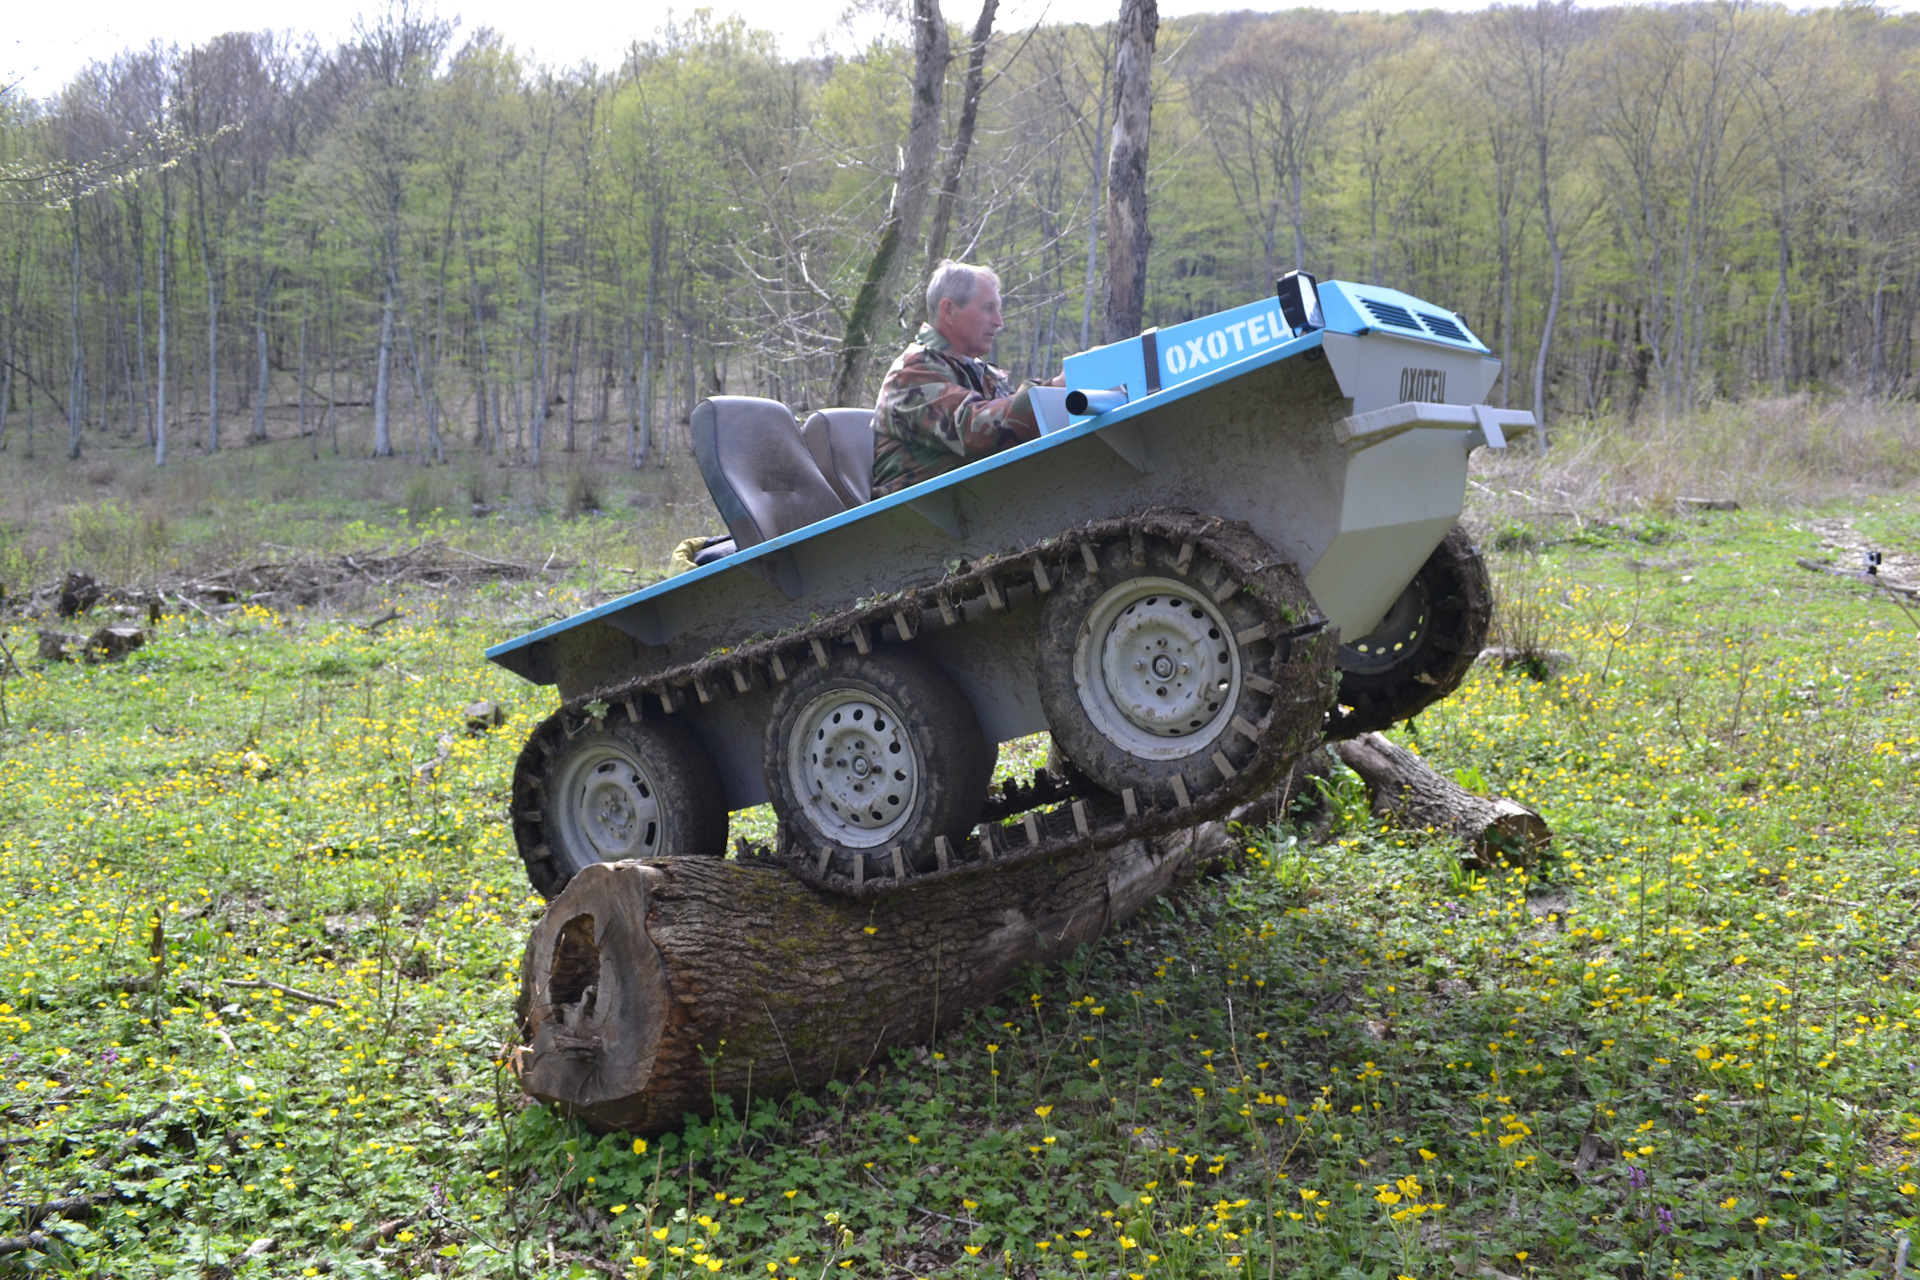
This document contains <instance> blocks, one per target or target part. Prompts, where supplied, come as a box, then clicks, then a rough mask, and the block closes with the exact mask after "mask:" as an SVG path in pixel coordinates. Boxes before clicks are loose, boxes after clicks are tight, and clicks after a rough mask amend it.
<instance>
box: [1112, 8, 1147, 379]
mask: <svg viewBox="0 0 1920 1280" xmlns="http://www.w3.org/2000/svg"><path fill="white" fill-rule="evenodd" d="M1159 32H1160V6H1159V5H1158V3H1156V0H1121V5H1120V26H1119V33H1118V41H1117V46H1118V47H1117V48H1116V49H1115V51H1114V64H1113V82H1114V83H1113V149H1112V150H1111V151H1110V152H1109V153H1108V155H1107V313H1106V341H1108V342H1118V341H1120V340H1121V339H1123V338H1130V337H1132V336H1133V335H1134V334H1136V333H1138V332H1140V317H1141V313H1142V312H1143V311H1145V309H1146V303H1147V250H1148V249H1149V247H1150V246H1151V245H1152V243H1153V236H1152V234H1151V233H1150V232H1149V231H1148V230H1147V140H1148V126H1149V124H1150V121H1151V117H1152V114H1153V42H1154V39H1155V38H1156V37H1157V36H1158V35H1159Z"/></svg>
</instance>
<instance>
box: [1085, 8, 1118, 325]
mask: <svg viewBox="0 0 1920 1280" xmlns="http://www.w3.org/2000/svg"><path fill="white" fill-rule="evenodd" d="M1109 48H1111V44H1109ZM1112 76H1113V59H1112V58H1111V57H1109V58H1107V59H1105V60H1104V61H1103V62H1102V63H1101V64H1100V103H1099V105H1098V106H1097V107H1095V108H1094V115H1093V192H1092V194H1091V195H1090V196H1089V197H1088V200H1087V275H1086V281H1085V287H1086V292H1085V293H1084V294H1083V295H1082V296H1081V300H1080V349H1081V350H1082V351H1085V350H1086V349H1087V348H1088V347H1090V346H1092V345H1093V292H1094V283H1095V282H1096V281H1097V280H1098V279H1099V277H1098V275H1097V274H1096V273H1097V270H1098V267H1099V264H1100V215H1101V214H1102V212H1103V211H1104V207H1105V205H1104V201H1103V200H1102V199H1101V197H1102V195H1103V194H1104V192H1105V188H1106V181H1107V166H1106V156H1105V154H1104V153H1105V151H1106V146H1107V85H1108V83H1109V81H1110V80H1111V78H1112Z"/></svg>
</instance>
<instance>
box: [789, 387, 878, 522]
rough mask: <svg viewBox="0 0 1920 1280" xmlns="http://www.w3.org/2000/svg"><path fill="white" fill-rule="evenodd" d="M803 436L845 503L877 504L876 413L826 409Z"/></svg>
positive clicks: (801, 429) (808, 447)
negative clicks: (874, 489)
mask: <svg viewBox="0 0 1920 1280" xmlns="http://www.w3.org/2000/svg"><path fill="white" fill-rule="evenodd" d="M800 436H801V438H802V439H803V440H805V441H806V442H807V452H808V453H810V454H812V455H813V460H814V462H815V463H816V464H817V465H818V466H819V468H820V474H821V475H823V476H825V477H826V478H827V483H828V484H830V485H832V486H833V491H834V492H835V493H837V494H839V495H840V500H841V501H842V502H845V503H846V504H847V505H848V506H849V507H857V506H859V505H860V504H861V503H863V502H871V501H872V500H873V410H871V409H822V410H820V411H819V412H818V413H816V414H814V415H813V416H812V417H810V418H808V419H807V425H806V426H804V427H801V428H800Z"/></svg>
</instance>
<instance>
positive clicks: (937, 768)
mask: <svg viewBox="0 0 1920 1280" xmlns="http://www.w3.org/2000/svg"><path fill="white" fill-rule="evenodd" d="M765 762H766V778H767V792H768V795H769V796H770V797H771V799H772V802H773V809H774V813H775V814H776V815H777V816H778V818H779V819H780V821H781V823H782V824H783V825H785V826H786V828H787V830H788V831H789V833H790V834H792V835H793V836H795V837H797V838H798V839H799V841H800V842H801V843H802V844H803V845H805V846H806V847H807V848H808V849H811V850H814V851H816V853H817V852H818V851H820V850H823V849H824V850H827V851H828V853H829V869H830V870H831V871H833V872H836V873H838V874H840V875H844V876H849V877H852V876H854V875H855V874H856V872H855V865H854V864H855V862H856V861H864V864H865V865H864V866H863V867H862V868H861V869H860V871H859V873H858V874H859V876H860V878H862V879H868V878H875V879H877V878H879V877H882V876H890V875H892V874H893V855H892V850H893V849H895V848H898V849H900V850H901V852H902V855H903V856H904V857H905V858H906V860H907V862H908V864H909V865H910V866H911V867H912V869H914V870H916V871H930V870H932V869H933V868H934V867H935V865H936V859H935V854H934V849H933V842H934V837H935V836H946V837H947V838H948V839H949V840H951V841H953V842H954V845H955V847H958V846H959V843H960V841H962V840H964V839H965V838H966V835H967V832H968V830H969V829H970V828H972V826H973V824H974V823H975V822H976V821H978V820H979V817H980V806H981V803H982V802H983V801H984V800H985V798H986V794H987V783H988V781H989V779H991V777H992V776H993V751H992V749H991V748H990V747H989V746H988V745H987V739H986V734H985V733H983V732H982V731H981V728H980V720H979V717H978V716H976V715H975V714H974V711H973V706H972V704H971V703H969V702H968V701H967V699H966V695H964V694H962V693H961V692H960V688H959V686H958V685H956V684H955V683H954V682H953V678H952V677H951V676H949V675H947V673H946V672H945V671H942V670H941V669H940V668H939V667H937V666H934V665H933V664H932V663H930V662H927V661H926V660H924V659H922V658H919V657H918V656H916V655H914V654H912V653H908V652H905V651H903V650H900V649H876V650H875V651H874V652H872V653H870V654H864V655H863V654H855V653H847V652H836V653H835V654H834V656H833V659H832V662H831V664H830V665H828V666H826V667H821V666H818V665H810V666H808V667H807V668H806V669H805V670H803V671H801V672H800V673H798V674H797V675H795V676H794V678H793V679H792V680H790V681H788V682H787V683H786V684H784V685H782V686H780V690H779V692H778V693H777V694H775V695H774V699H773V706H772V709H771V712H770V716H769V720H768V724H767V737H766V749H765Z"/></svg>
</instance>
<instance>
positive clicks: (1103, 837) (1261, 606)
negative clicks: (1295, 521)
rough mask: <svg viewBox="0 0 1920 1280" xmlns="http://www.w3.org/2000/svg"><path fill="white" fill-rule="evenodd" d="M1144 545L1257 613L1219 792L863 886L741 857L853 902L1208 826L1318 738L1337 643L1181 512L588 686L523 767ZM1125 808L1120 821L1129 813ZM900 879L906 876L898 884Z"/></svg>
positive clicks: (1298, 599)
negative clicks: (1255, 652) (1265, 686)
mask: <svg viewBox="0 0 1920 1280" xmlns="http://www.w3.org/2000/svg"><path fill="white" fill-rule="evenodd" d="M1147 538H1153V539H1159V540H1164V542H1165V543H1166V544H1167V545H1169V546H1172V547H1175V548H1182V549H1184V548H1185V547H1186V546H1187V544H1192V545H1193V546H1194V547H1195V548H1196V549H1203V550H1205V551H1207V552H1208V553H1209V555H1210V556H1211V557H1212V558H1213V560H1214V561H1215V562H1216V563H1217V564H1219V565H1221V566H1222V567H1223V568H1224V569H1225V571H1226V575H1225V577H1224V578H1222V579H1217V580H1216V581H1215V582H1213V583H1212V584H1200V585H1205V586H1210V587H1211V590H1212V592H1213V595H1214V597H1215V599H1216V600H1226V599H1228V598H1230V597H1231V596H1232V595H1233V594H1234V593H1235V592H1246V593H1247V595H1248V596H1249V597H1250V598H1251V599H1253V600H1254V601H1256V602H1257V609H1258V611H1259V612H1260V613H1261V614H1262V615H1263V620H1262V623H1261V624H1260V625H1262V626H1263V627H1264V628H1265V631H1266V638H1267V639H1270V640H1273V641H1274V646H1273V660H1272V669H1271V670H1270V671H1268V672H1265V673H1260V672H1253V673H1251V674H1252V675H1254V676H1255V677H1256V678H1263V679H1265V680H1268V681H1270V682H1271V684H1272V689H1271V691H1270V694H1269V706H1268V710H1267V711H1266V713H1265V714H1264V716H1263V717H1262V718H1261V719H1260V721H1259V722H1258V723H1257V724H1256V725H1254V726H1252V727H1253V728H1254V729H1255V730H1256V732H1257V734H1258V737H1257V738H1256V739H1255V750H1254V753H1253V755H1252V757H1251V758H1250V759H1249V760H1248V761H1247V763H1246V764H1244V765H1242V766H1241V767H1239V768H1238V769H1236V770H1234V772H1233V774H1232V776H1231V777H1229V778H1227V779H1226V785H1224V786H1220V787H1215V788H1213V789H1210V790H1208V791H1207V792H1205V793H1204V794H1203V795H1201V796H1196V797H1193V798H1192V799H1191V801H1190V802H1189V803H1187V804H1185V805H1181V804H1180V803H1178V801H1177V798H1170V797H1159V798H1155V797H1142V796H1135V797H1133V799H1132V802H1131V806H1129V802H1128V800H1127V799H1126V798H1124V797H1121V796H1112V795H1107V794H1105V793H1102V794H1100V795H1097V796H1093V797H1088V798H1084V799H1079V800H1074V801H1072V802H1070V803H1067V804H1063V805H1060V806H1059V807H1057V808H1055V809H1052V810H1050V811H1041V810H1031V811H1029V812H1028V813H1027V814H1025V815H1024V816H1023V817H1022V818H1021V820H1020V821H1018V822H1015V823H1010V824H1008V825H999V824H997V823H993V822H983V823H982V824H981V825H980V826H979V827H978V828H977V829H976V831H975V833H974V834H973V835H972V836H970V837H968V838H967V840H966V841H965V842H964V844H963V845H962V846H960V847H957V848H953V847H946V842H945V841H944V840H942V841H940V842H939V845H940V846H941V847H938V848H936V849H935V850H934V851H933V853H934V855H935V860H936V863H937V865H938V868H939V869H937V870H934V871H930V872H925V873H916V872H914V871H913V870H912V869H911V865H910V864H911V859H909V858H907V857H905V856H904V854H905V853H907V852H908V851H906V850H902V851H901V853H902V855H903V856H901V857H896V858H895V859H894V860H893V865H894V867H895V868H896V873H895V874H894V875H889V876H880V877H867V876H865V875H864V859H861V860H857V861H856V863H855V866H856V869H857V870H858V871H860V872H861V873H862V878H861V879H858V880H856V879H851V878H849V877H846V876H841V875H834V874H827V873H823V871H822V868H823V867H824V866H825V865H826V862H827V859H825V858H824V857H822V856H821V855H820V853H819V852H817V851H815V850H813V849H808V848H802V847H798V846H797V845H792V846H789V845H788V844H787V843H786V842H785V839H784V837H783V844H782V847H780V848H776V849H766V848H761V849H758V850H747V851H743V852H744V853H745V856H749V857H752V858H754V859H755V860H756V861H766V862H771V863H774V864H776V865H779V866H781V867H783V868H785V869H786V870H787V871H789V872H791V873H792V874H793V875H794V876H795V877H796V878H797V879H799V880H802V881H804V882H805V883H807V884H810V885H813V886H815V887H817V888H820V889H825V890H828V891H830V892H833V893H838V894H843V895H849V896H853V897H874V896H878V895H880V894H884V893H888V892H892V891H895V890H897V889H900V888H902V887H905V886H910V885H914V884H920V883H922V882H929V881H933V880H944V879H948V878H950V877H953V876H964V875H977V874H983V873H987V872H991V871H994V870H996V869H998V868H1001V867H1005V866H1008V865H1012V864H1016V863H1023V862H1028V861H1031V860H1035V859H1041V858H1055V857H1063V856H1066V855H1068V854H1074V853H1079V852H1082V851H1085V850H1089V849H1095V848H1111V847H1113V846H1115V845H1119V844H1123V843H1125V842H1127V841H1129V840H1137V839H1141V838H1144V837H1149V836H1159V835H1165V834H1167V833H1169V832H1173V831H1178V830H1182V829H1185V828H1189V827H1192V826H1194V825H1196V824H1198V823H1201V822H1206V821H1211V820H1212V819H1215V818H1218V817H1220V816H1222V815H1224V814H1226V813H1227V812H1228V811H1230V810H1231V809H1233V808H1234V807H1235V806H1236V805H1238V804H1239V803H1240V802H1241V801H1243V800H1245V799H1248V798H1251V797H1252V796H1253V795H1255V794H1257V793H1258V791H1259V790H1260V789H1261V788H1262V787H1263V786H1265V785H1266V784H1267V783H1269V782H1270V781H1272V780H1273V779H1274V778H1276V777H1278V776H1279V775H1280V773H1281V772H1282V771H1283V770H1284V769H1286V768H1288V767H1290V766H1291V765H1292V764H1293V762H1294V761H1295V760H1297V759H1299V758H1300V757H1301V756H1303V755H1305V754H1306V753H1307V752H1308V751H1309V750H1311V749H1312V748H1313V747H1314V746H1315V745H1317V744H1318V743H1319V741H1320V735H1321V728H1322V725H1323V723H1324V721H1325V719H1326V713H1327V708H1328V707H1329V706H1330V705H1331V703H1332V700H1333V693H1334V678H1333V677H1334V662H1335V655H1336V654H1337V652H1338V650H1339V646H1340V637H1339V632H1338V630H1337V629H1336V628H1334V627H1333V626H1332V625H1331V624H1330V623H1328V622H1327V620H1326V619H1325V618H1324V617H1323V616H1322V615H1321V614H1320V612H1319V610H1318V608H1317V607H1316V606H1315V605H1314V603H1313V599H1312V597H1311V595H1310V594H1308V592H1307V589H1306V586H1305V583H1304V582H1303V580H1302V578H1301V576H1300V574H1299V573H1298V572H1297V571H1296V570H1295V569H1294V568H1293V566H1292V565H1291V564H1289V563H1287V562H1286V561H1284V560H1282V559H1281V558H1280V556H1279V555H1278V554H1277V553H1276V552H1274V550H1273V549H1272V548H1271V547H1270V546H1268V545H1267V543H1266V542H1264V541H1263V540H1262V539H1261V538H1260V537H1259V536H1258V535H1256V534H1255V533H1254V532H1253V531H1252V530H1251V529H1250V528H1248V527H1247V526H1246V525H1244V524H1240V523H1238V522H1232V521H1224V520H1220V519H1217V518H1208V517H1204V516H1199V515H1196V514H1194V513H1192V512H1187V511H1174V510H1165V509H1154V510H1149V511H1146V512H1143V513H1141V514H1139V515H1136V516H1127V517H1119V518H1114V519H1108V520H1099V521H1093V522H1090V523H1088V524H1086V525H1082V526H1078V527H1076V528H1072V529H1069V530H1067V531H1065V532H1064V533H1062V534H1060V535H1059V536H1058V537H1055V538H1047V539H1043V540H1042V541H1040V542H1038V543H1036V544H1034V545H1032V546H1030V547H1025V548H1022V549H1020V550H1016V551H1010V552H1006V553H1004V554H1001V555H996V556H990V557H985V558H982V559H980V560H976V561H974V562H972V563H971V564H970V565H965V564H963V566H962V571H960V572H956V573H952V574H949V575H948V576H947V577H945V578H943V579H942V580H941V581H940V582H938V583H936V584H934V585H932V586H926V587H917V588H911V589H908V590H904V591H899V592H895V593H891V594H888V595H885V596H880V597H875V598H874V599H872V600H866V601H862V602H861V603H860V604H858V605H856V606H855V607H854V608H851V609H847V610H845V611H843V612H841V613H838V614H835V615H834V616H832V617H830V618H826V619H821V620H819V621H815V622H810V623H809V624H807V625H806V626H804V627H800V628H796V629H794V630H792V631H787V632H782V633H780V634H778V635H775V636H772V637H768V638H765V639H758V640H754V641H751V642H749V643H747V644H743V645H741V646H739V647H738V648H735V649H732V650H730V651H727V652H723V653H718V654H715V655H713V656H711V657H708V658H706V659H704V660H702V661H699V662H692V663H686V664H683V665H681V666H678V667H674V668H671V669H669V670H667V671H664V672H660V673H657V674H654V675H649V676H645V677H642V678H641V679H638V680H634V681H631V682H629V683H624V684H620V685H616V686H608V687H604V688H599V689H595V690H593V691H591V692H588V693H585V694H581V695H580V696H578V697H576V698H573V699H571V700H569V701H568V702H567V703H566V704H565V705H564V706H562V708H561V709H560V710H559V711H558V712H556V713H555V714H554V715H553V716H552V717H550V718H549V720H548V721H547V722H546V723H545V724H543V725H542V726H541V727H540V728H539V729H536V730H535V732H534V734H533V736H532V737H531V738H530V739H529V740H528V743H527V746H526V748H525V749H524V750H523V752H522V765H521V768H522V769H524V768H526V767H527V766H528V765H529V764H531V763H532V762H533V757H531V756H530V755H529V754H528V753H530V752H533V751H535V750H536V749H537V748H538V746H539V744H540V742H541V740H542V739H543V738H546V739H547V741H549V742H551V741H552V739H551V738H550V737H548V735H549V734H551V733H552V732H554V731H556V730H557V731H559V732H564V733H565V734H566V735H567V736H568V737H572V736H574V735H576V734H578V733H579V732H580V731H581V729H583V728H584V727H585V721H586V718H587V717H589V716H607V715H625V716H629V717H631V718H632V719H634V720H636V721H637V720H639V719H640V718H641V717H642V716H643V715H660V714H669V715H684V714H689V713H693V714H697V709H698V707H699V705H700V704H702V703H706V702H711V701H713V700H714V699H716V698H718V697H722V696H725V694H724V693H723V690H724V691H738V692H742V693H744V692H747V691H748V690H751V689H754V688H770V687H772V685H773V684H775V683H777V682H779V681H784V680H785V679H787V678H788V676H789V675H790V674H791V673H792V672H793V671H795V670H796V669H798V667H799V666H800V664H802V663H807V662H816V661H817V662H821V663H823V664H824V662H825V661H826V657H827V654H828V653H829V651H830V650H829V646H831V645H834V644H843V643H845V644H852V645H853V646H854V647H855V648H857V649H860V650H861V651H863V652H864V651H866V650H867V649H869V648H870V647H871V646H872V645H874V644H875V643H877V641H876V638H875V633H876V631H877V630H878V629H879V628H882V627H885V626H888V625H891V626H892V627H893V628H894V630H895V633H896V635H897V636H898V637H899V639H900V640H902V641H906V642H911V640H912V638H913V637H914V636H917V635H918V634H919V633H920V628H921V622H922V619H928V618H934V617H938V618H940V619H941V620H942V621H943V623H944V624H945V625H946V626H948V627H954V626H962V625H965V614H964V612H963V606H965V605H966V604H968V603H971V602H973V601H976V600H984V601H986V603H987V607H988V608H990V609H994V610H1004V609H1006V608H1009V607H1014V606H1012V605H1011V602H1010V595H1009V593H1010V592H1011V591H1012V590H1013V589H1014V588H1016V587H1030V588H1032V590H1033V591H1034V592H1035V599H1034V600H1033V601H1032V602H1031V603H1029V604H1026V605H1024V606H1022V607H1027V608H1035V609H1037V608H1038V607H1039V602H1038V598H1037V597H1038V596H1039V595H1044V594H1045V593H1047V592H1049V591H1051V590H1052V589H1053V587H1054V585H1055V584H1057V583H1059V582H1062V581H1064V580H1065V579H1066V576H1067V575H1069V574H1075V573H1078V574H1085V573H1086V572H1087V568H1086V565H1087V560H1088V555H1087V554H1083V552H1082V546H1083V545H1085V546H1087V547H1088V548H1089V549H1092V548H1098V547H1100V546H1104V545H1105V544H1107V543H1108V542H1110V541H1113V540H1115V539H1127V540H1129V541H1130V542H1133V543H1134V544H1135V546H1136V552H1135V555H1134V559H1135V560H1136V561H1139V560H1140V559H1141V554H1140V553H1139V551H1138V547H1139V546H1140V545H1143V544H1142V542H1141V540H1144V539H1147ZM1129 807H1131V809H1132V812H1129ZM901 872H904V873H905V874H904V875H902V874H900V873H901Z"/></svg>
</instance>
